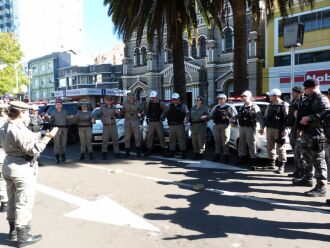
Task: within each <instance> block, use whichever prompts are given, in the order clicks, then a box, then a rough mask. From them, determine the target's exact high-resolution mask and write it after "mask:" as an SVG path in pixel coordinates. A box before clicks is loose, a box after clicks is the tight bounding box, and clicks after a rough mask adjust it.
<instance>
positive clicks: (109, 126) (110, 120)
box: [100, 97, 120, 160]
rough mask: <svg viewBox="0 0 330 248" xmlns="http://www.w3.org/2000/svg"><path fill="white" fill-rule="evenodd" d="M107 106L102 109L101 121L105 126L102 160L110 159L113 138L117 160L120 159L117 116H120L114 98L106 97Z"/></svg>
mask: <svg viewBox="0 0 330 248" xmlns="http://www.w3.org/2000/svg"><path fill="white" fill-rule="evenodd" d="M105 100H106V104H105V105H103V106H102V107H101V108H100V115H101V121H102V124H103V133H102V159H103V160H106V159H107V158H108V142H109V138H111V141H112V144H113V151H114V154H115V157H116V158H119V143H118V129H117V122H116V119H117V116H118V115H119V114H120V113H119V112H118V111H117V110H116V109H115V107H114V105H113V98H112V97H106V99H105Z"/></svg>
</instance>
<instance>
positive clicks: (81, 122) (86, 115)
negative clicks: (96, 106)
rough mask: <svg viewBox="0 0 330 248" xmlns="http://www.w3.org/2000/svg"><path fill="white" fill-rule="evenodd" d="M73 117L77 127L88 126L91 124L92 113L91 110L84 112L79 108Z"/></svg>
mask: <svg viewBox="0 0 330 248" xmlns="http://www.w3.org/2000/svg"><path fill="white" fill-rule="evenodd" d="M75 119H76V121H77V126H78V127H90V126H92V119H93V114H92V112H91V111H86V112H84V111H82V110H80V111H78V113H77V114H76V116H75Z"/></svg>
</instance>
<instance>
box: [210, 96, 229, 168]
mask: <svg viewBox="0 0 330 248" xmlns="http://www.w3.org/2000/svg"><path fill="white" fill-rule="evenodd" d="M217 100H218V104H217V105H215V106H214V108H213V109H212V111H211V114H210V116H211V119H213V122H214V134H215V135H214V136H215V157H214V159H213V161H214V162H216V161H218V160H220V153H221V151H222V152H223V156H224V162H225V163H228V162H229V146H228V142H229V140H230V123H231V121H232V120H233V117H234V116H235V111H234V109H233V107H232V106H231V105H229V104H228V103H227V102H226V101H227V96H226V95H225V94H219V95H218V96H217Z"/></svg>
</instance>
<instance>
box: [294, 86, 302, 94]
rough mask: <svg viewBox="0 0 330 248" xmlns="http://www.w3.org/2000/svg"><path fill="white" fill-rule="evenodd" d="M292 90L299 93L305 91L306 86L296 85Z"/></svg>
mask: <svg viewBox="0 0 330 248" xmlns="http://www.w3.org/2000/svg"><path fill="white" fill-rule="evenodd" d="M292 91H295V92H298V93H304V87H302V86H294V87H293V88H292Z"/></svg>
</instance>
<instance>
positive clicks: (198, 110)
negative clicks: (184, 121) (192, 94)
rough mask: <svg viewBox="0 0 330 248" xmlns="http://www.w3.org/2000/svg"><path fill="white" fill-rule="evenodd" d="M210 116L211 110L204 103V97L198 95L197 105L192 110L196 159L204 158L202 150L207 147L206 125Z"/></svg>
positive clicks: (192, 135) (191, 118) (193, 142)
mask: <svg viewBox="0 0 330 248" xmlns="http://www.w3.org/2000/svg"><path fill="white" fill-rule="evenodd" d="M209 117H210V116H209V110H208V108H207V106H205V105H204V98H203V97H201V96H197V97H196V98H195V106H193V107H192V108H191V111H190V123H191V140H192V146H193V149H194V159H196V160H200V159H202V158H203V155H202V150H203V149H204V147H205V138H206V130H207V126H206V125H207V121H208V119H209Z"/></svg>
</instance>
